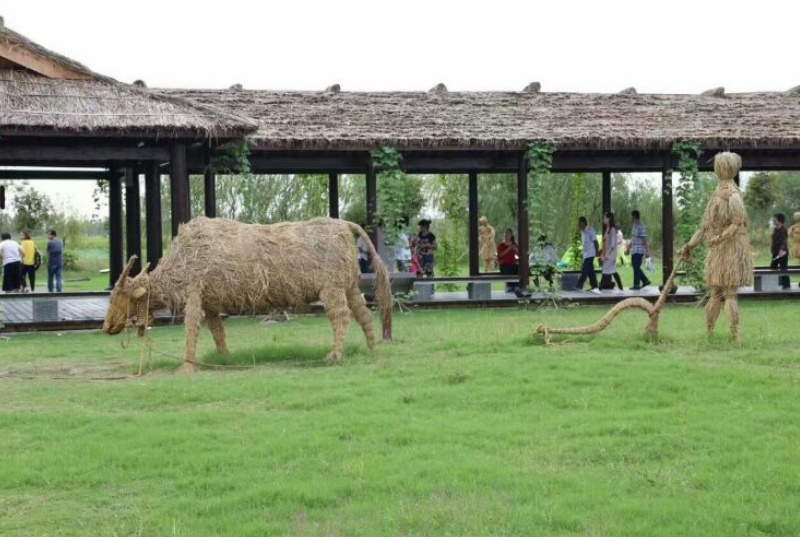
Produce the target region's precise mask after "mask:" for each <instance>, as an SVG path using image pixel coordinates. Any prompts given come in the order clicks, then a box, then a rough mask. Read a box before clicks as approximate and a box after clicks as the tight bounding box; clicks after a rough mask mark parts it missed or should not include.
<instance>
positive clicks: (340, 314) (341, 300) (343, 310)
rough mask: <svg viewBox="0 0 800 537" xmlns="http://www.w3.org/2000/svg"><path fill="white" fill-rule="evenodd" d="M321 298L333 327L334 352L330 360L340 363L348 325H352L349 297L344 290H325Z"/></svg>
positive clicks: (320, 295) (329, 355)
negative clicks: (348, 305)
mask: <svg viewBox="0 0 800 537" xmlns="http://www.w3.org/2000/svg"><path fill="white" fill-rule="evenodd" d="M319 298H320V300H322V302H323V304H325V312H326V313H327V314H328V320H329V321H330V322H331V326H332V327H333V350H331V352H330V354H328V360H330V361H339V360H341V359H342V350H343V349H344V337H345V335H346V334H347V325H348V324H350V309H349V308H348V307H347V296H346V295H345V292H344V290H342V289H325V290H324V291H322V292H321V293H320V294H319Z"/></svg>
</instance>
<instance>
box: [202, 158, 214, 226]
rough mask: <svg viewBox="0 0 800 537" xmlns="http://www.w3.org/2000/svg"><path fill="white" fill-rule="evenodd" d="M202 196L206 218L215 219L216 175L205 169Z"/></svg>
mask: <svg viewBox="0 0 800 537" xmlns="http://www.w3.org/2000/svg"><path fill="white" fill-rule="evenodd" d="M203 194H204V195H205V202H206V216H207V217H209V218H216V217H217V175H216V174H215V173H214V172H213V171H211V170H209V169H208V168H206V170H205V172H204V173H203Z"/></svg>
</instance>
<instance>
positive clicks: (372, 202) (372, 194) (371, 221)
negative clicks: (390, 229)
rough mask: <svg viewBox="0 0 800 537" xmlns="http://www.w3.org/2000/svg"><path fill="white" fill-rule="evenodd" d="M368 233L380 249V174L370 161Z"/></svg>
mask: <svg viewBox="0 0 800 537" xmlns="http://www.w3.org/2000/svg"><path fill="white" fill-rule="evenodd" d="M366 179H367V181H366V182H367V233H369V236H370V238H371V239H372V244H374V245H375V249H377V250H378V251H380V247H379V246H378V228H377V224H378V223H377V222H376V221H375V216H376V214H377V212H378V174H377V173H375V165H374V164H373V163H372V161H370V163H369V166H367V177H366Z"/></svg>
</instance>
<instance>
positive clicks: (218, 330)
mask: <svg viewBox="0 0 800 537" xmlns="http://www.w3.org/2000/svg"><path fill="white" fill-rule="evenodd" d="M206 322H207V323H208V329H209V330H210V331H211V335H212V337H213V338H214V344H215V345H216V346H217V352H218V353H220V354H228V346H227V345H226V344H225V327H223V326H222V317H221V316H220V314H219V313H218V312H216V311H208V310H206Z"/></svg>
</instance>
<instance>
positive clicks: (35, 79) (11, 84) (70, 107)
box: [0, 69, 257, 137]
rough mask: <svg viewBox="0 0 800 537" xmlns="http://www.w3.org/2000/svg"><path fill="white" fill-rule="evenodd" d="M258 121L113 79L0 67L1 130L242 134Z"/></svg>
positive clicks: (218, 135) (148, 133) (129, 133)
mask: <svg viewBox="0 0 800 537" xmlns="http://www.w3.org/2000/svg"><path fill="white" fill-rule="evenodd" d="M256 126H257V123H256V122H255V121H254V120H251V119H248V118H244V117H241V116H239V115H237V114H235V113H232V112H228V111H224V110H219V109H216V108H214V107H212V106H207V105H203V104H198V103H191V102H186V101H183V100H181V99H179V98H176V97H170V96H166V95H161V94H159V93H155V92H153V91H152V90H148V89H147V88H142V87H137V86H133V85H128V84H122V83H119V82H114V81H108V80H97V79H88V80H54V79H50V78H47V77H44V76H41V75H38V74H35V73H32V72H29V71H23V70H18V69H2V70H0V130H2V131H3V132H6V133H8V132H20V133H24V132H36V133H39V134H41V133H42V132H57V133H65V132H69V133H78V134H107V133H114V134H116V135H120V136H126V135H148V136H151V135H152V136H158V137H172V136H182V137H185V136H201V137H205V136H213V137H227V136H233V137H236V136H241V135H244V134H247V133H250V132H253V131H254V130H255V129H256Z"/></svg>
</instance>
